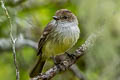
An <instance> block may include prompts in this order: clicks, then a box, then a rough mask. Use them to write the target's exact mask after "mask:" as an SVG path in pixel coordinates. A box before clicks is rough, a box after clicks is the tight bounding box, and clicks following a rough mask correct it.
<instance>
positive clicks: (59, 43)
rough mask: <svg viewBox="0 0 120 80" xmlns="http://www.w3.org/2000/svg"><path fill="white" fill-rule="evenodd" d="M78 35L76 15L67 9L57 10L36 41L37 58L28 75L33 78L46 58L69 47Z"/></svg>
mask: <svg viewBox="0 0 120 80" xmlns="http://www.w3.org/2000/svg"><path fill="white" fill-rule="evenodd" d="M79 36H80V29H79V27H78V20H77V17H76V16H75V15H74V14H73V13H72V12H71V11H70V10H68V9H60V10H57V11H56V13H55V15H54V16H53V19H52V20H51V21H50V22H49V23H48V24H47V26H46V27H45V29H44V30H43V32H42V35H41V37H40V40H39V42H38V52H37V56H39V59H38V61H37V63H36V64H35V66H34V68H33V69H32V71H31V73H30V77H31V78H33V77H35V76H37V75H38V74H40V73H41V72H42V69H43V67H44V64H45V62H46V60H47V59H48V58H50V57H51V56H56V55H59V54H61V53H64V52H67V51H68V50H69V49H71V48H72V47H73V46H74V45H75V43H76V42H77V41H78V39H79Z"/></svg>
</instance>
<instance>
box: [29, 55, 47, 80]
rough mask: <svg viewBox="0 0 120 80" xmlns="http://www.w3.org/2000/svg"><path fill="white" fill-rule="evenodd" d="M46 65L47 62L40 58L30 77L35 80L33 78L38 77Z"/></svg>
mask: <svg viewBox="0 0 120 80" xmlns="http://www.w3.org/2000/svg"><path fill="white" fill-rule="evenodd" d="M44 64H45V60H44V59H42V57H39V59H38V61H37V63H36V65H35V66H34V68H33V69H32V71H31V73H30V77H31V78H33V77H35V76H37V75H38V74H39V73H41V72H42V69H43V66H44Z"/></svg>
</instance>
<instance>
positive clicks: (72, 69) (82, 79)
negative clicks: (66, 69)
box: [70, 64, 86, 80]
mask: <svg viewBox="0 0 120 80" xmlns="http://www.w3.org/2000/svg"><path fill="white" fill-rule="evenodd" d="M70 70H71V71H72V72H73V73H74V74H75V75H76V76H77V77H78V78H79V79H80V80H86V79H85V77H84V76H83V75H82V73H81V71H80V70H79V68H78V67H77V65H75V64H74V65H72V66H71V67H70Z"/></svg>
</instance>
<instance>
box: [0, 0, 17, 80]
mask: <svg viewBox="0 0 120 80" xmlns="http://www.w3.org/2000/svg"><path fill="white" fill-rule="evenodd" d="M0 2H1V7H2V8H3V10H4V11H5V15H6V16H7V18H8V20H9V25H10V38H11V43H12V50H13V59H14V64H15V68H16V80H19V70H18V65H17V61H16V50H15V43H16V40H17V39H16V38H15V39H14V38H13V35H12V22H11V17H10V15H9V14H8V11H7V9H6V7H5V5H4V2H3V1H2V0H1V1H0Z"/></svg>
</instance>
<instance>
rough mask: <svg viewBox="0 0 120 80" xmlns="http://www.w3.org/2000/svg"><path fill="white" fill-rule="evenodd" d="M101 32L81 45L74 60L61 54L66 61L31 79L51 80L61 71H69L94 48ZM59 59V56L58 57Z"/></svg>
mask: <svg viewBox="0 0 120 80" xmlns="http://www.w3.org/2000/svg"><path fill="white" fill-rule="evenodd" d="M102 31H103V30H101V31H100V32H97V33H94V34H91V35H90V36H89V37H88V39H87V40H86V41H85V43H84V44H83V45H81V46H80V47H79V48H78V49H77V50H76V51H75V52H74V53H72V58H71V57H70V55H68V54H61V55H59V56H63V57H64V59H63V60H62V61H61V63H60V64H58V65H54V66H53V67H52V68H50V69H49V70H47V71H46V72H45V73H43V74H42V73H41V74H39V75H38V76H36V77H34V78H31V80H39V79H40V80H50V79H51V78H53V77H54V76H55V75H56V74H58V73H59V72H61V71H65V70H67V69H68V68H69V67H70V66H72V65H73V64H74V63H75V62H76V61H77V60H78V59H79V58H80V57H81V56H83V55H84V52H85V51H86V50H88V49H89V48H90V47H92V46H93V44H94V42H95V40H96V38H97V37H98V36H100V33H101V32H102ZM56 57H57V56H56Z"/></svg>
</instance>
